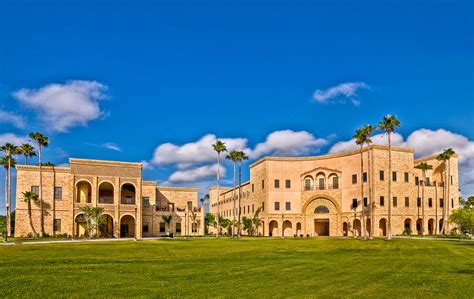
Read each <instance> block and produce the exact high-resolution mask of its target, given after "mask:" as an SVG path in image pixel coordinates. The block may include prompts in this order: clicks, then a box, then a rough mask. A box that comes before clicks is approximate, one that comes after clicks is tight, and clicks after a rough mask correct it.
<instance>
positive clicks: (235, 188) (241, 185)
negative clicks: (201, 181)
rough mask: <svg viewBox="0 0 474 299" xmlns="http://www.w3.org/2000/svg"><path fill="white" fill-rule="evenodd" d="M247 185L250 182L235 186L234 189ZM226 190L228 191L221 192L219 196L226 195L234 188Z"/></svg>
mask: <svg viewBox="0 0 474 299" xmlns="http://www.w3.org/2000/svg"><path fill="white" fill-rule="evenodd" d="M248 184H250V181H246V182H244V183H242V184H240V185H237V186H235V189H238V188H239V187H243V186H245V185H248ZM212 188H216V187H212ZM209 189H211V188H209ZM228 189H229V190H225V191H224V192H222V193H221V194H220V195H223V194H226V193H228V192H231V191H234V187H230V188H228Z"/></svg>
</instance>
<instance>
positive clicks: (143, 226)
mask: <svg viewBox="0 0 474 299" xmlns="http://www.w3.org/2000/svg"><path fill="white" fill-rule="evenodd" d="M142 231H143V232H144V233H147V232H148V223H143V225H142Z"/></svg>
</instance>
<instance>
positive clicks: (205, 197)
mask: <svg viewBox="0 0 474 299" xmlns="http://www.w3.org/2000/svg"><path fill="white" fill-rule="evenodd" d="M206 200H209V194H206V195H204V197H202V198H201V199H199V201H200V202H201V206H204V202H205V201H206Z"/></svg>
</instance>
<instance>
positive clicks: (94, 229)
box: [76, 206, 107, 238]
mask: <svg viewBox="0 0 474 299" xmlns="http://www.w3.org/2000/svg"><path fill="white" fill-rule="evenodd" d="M80 211H81V212H82V214H80V215H79V216H78V218H77V220H76V221H77V222H83V223H85V226H86V227H85V233H86V236H87V237H89V238H96V237H98V232H99V228H100V227H101V226H102V225H104V224H106V223H107V218H106V216H105V215H104V214H103V213H104V209H103V208H96V207H90V206H85V207H81V208H80Z"/></svg>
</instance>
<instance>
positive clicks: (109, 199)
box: [99, 195, 114, 204]
mask: <svg viewBox="0 0 474 299" xmlns="http://www.w3.org/2000/svg"><path fill="white" fill-rule="evenodd" d="M99 203H104V204H113V203H114V197H113V196H103V195H102V196H99Z"/></svg>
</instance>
